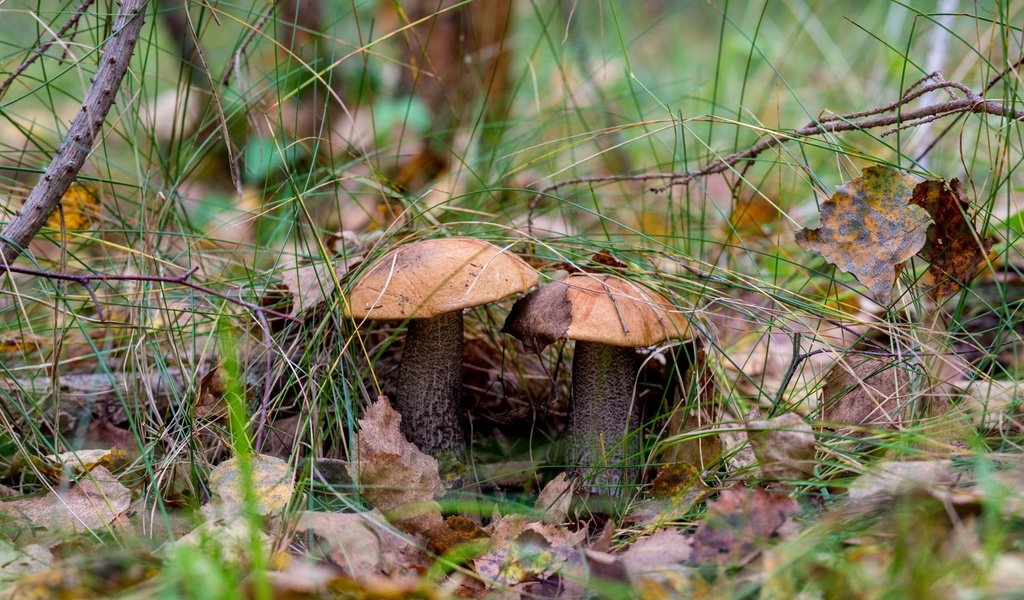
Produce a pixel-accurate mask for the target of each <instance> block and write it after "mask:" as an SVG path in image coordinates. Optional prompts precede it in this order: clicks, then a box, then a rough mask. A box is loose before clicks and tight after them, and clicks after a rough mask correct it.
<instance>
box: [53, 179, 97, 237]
mask: <svg viewBox="0 0 1024 600" xmlns="http://www.w3.org/2000/svg"><path fill="white" fill-rule="evenodd" d="M99 210H100V197H99V193H98V192H97V191H96V189H95V188H93V187H92V186H91V185H87V184H84V183H79V182H77V181H73V182H71V185H70V186H68V191H66V192H64V195H63V196H61V199H60V204H59V205H58V207H57V208H56V209H54V211H53V212H52V213H51V214H50V216H49V217H48V218H47V219H46V226H47V227H50V228H51V229H58V230H59V229H60V228H61V215H62V213H63V217H64V228H65V229H66V230H67V231H83V230H85V229H90V228H92V222H93V220H94V219H95V218H96V216H97V215H98V214H99Z"/></svg>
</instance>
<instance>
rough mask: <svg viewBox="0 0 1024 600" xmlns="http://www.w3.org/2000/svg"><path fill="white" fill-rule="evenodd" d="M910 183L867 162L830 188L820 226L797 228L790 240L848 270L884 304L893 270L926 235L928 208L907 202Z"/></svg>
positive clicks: (912, 182)
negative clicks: (861, 170) (861, 171)
mask: <svg viewBox="0 0 1024 600" xmlns="http://www.w3.org/2000/svg"><path fill="white" fill-rule="evenodd" d="M916 183H917V178H915V177H914V176H912V175H907V174H904V173H902V172H901V171H897V170H896V169H891V168H888V167H881V166H873V167H868V168H867V169H864V175H863V176H861V177H857V178H855V179H852V180H850V181H848V182H847V183H844V184H843V185H840V186H839V187H838V188H836V193H835V194H833V195H832V197H831V198H829V199H828V200H826V201H825V202H824V203H822V205H821V227H819V228H817V229H803V230H802V231H799V232H797V234H796V241H797V243H798V244H800V246H801V247H802V248H803V249H804V250H813V251H815V252H820V253H821V254H822V255H823V256H824V257H825V258H826V259H827V260H828V261H829V262H830V263H832V264H834V265H836V266H837V267H839V268H840V269H841V270H843V271H845V272H847V273H852V274H853V275H854V276H855V277H856V278H857V280H858V281H860V282H861V283H862V284H864V285H866V286H867V287H868V289H869V290H870V292H871V295H872V296H873V297H874V298H875V300H876V301H878V303H880V304H883V305H888V304H889V302H890V300H891V298H892V287H893V285H895V283H896V276H897V275H898V274H899V272H900V270H901V269H902V268H903V264H904V263H905V262H906V261H907V260H908V259H909V258H910V257H911V256H913V255H914V254H916V253H917V252H918V251H919V250H920V249H921V247H922V246H924V243H925V239H926V229H925V225H926V224H927V223H928V220H929V219H928V213H927V212H926V211H925V210H924V209H923V208H921V207H920V206H916V205H909V204H908V201H909V200H910V198H911V196H912V194H913V189H914V185H915V184H916Z"/></svg>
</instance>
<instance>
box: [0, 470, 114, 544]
mask: <svg viewBox="0 0 1024 600" xmlns="http://www.w3.org/2000/svg"><path fill="white" fill-rule="evenodd" d="M131 500H132V494H131V491H129V490H128V488H126V487H124V486H123V485H121V484H120V483H119V482H118V481H117V478H116V477H114V476H113V475H112V474H111V473H110V471H108V470H107V469H106V468H104V467H102V466H95V467H93V469H92V471H90V473H89V474H88V475H86V476H83V477H82V478H81V479H80V480H79V481H78V482H77V483H75V484H74V485H72V486H70V487H69V488H67V489H62V488H57V489H53V490H51V491H50V492H49V493H48V494H46V495H45V496H36V497H29V498H24V497H21V498H18V499H16V500H10V501H7V502H0V513H5V514H7V515H10V516H12V517H15V518H21V519H24V520H26V521H28V522H30V523H32V524H33V525H35V526H38V527H45V528H46V529H49V530H55V531H86V530H94V529H102V528H103V527H106V526H107V525H109V524H110V523H112V522H113V521H114V520H115V519H117V518H118V517H119V516H121V515H122V514H123V513H124V512H125V511H126V510H128V506H129V505H130V504H131Z"/></svg>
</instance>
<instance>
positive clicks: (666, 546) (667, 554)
mask: <svg viewBox="0 0 1024 600" xmlns="http://www.w3.org/2000/svg"><path fill="white" fill-rule="evenodd" d="M692 556H693V538H692V537H691V536H687V535H684V534H682V533H681V532H679V531H676V530H674V529H665V530H662V531H658V532H656V533H655V534H654V535H651V536H648V537H645V538H642V539H640V540H637V541H636V542H633V545H631V546H630V547H629V549H628V550H626V551H625V552H623V553H622V562H623V564H624V565H625V566H626V573H628V574H629V577H630V579H631V580H635V579H638V578H640V577H642V576H643V575H644V574H647V573H650V572H652V571H660V570H664V569H665V568H666V567H669V566H672V565H680V564H683V563H686V562H689V561H690V559H691V558H692Z"/></svg>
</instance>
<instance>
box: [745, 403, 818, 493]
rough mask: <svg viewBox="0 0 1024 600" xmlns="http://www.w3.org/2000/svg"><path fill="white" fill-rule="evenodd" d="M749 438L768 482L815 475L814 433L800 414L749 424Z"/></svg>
mask: <svg viewBox="0 0 1024 600" xmlns="http://www.w3.org/2000/svg"><path fill="white" fill-rule="evenodd" d="M747 437H748V438H749V439H750V446H751V447H752V448H753V449H754V455H755V456H757V462H758V463H759V464H760V465H761V474H762V476H763V477H764V478H766V479H781V480H794V479H806V478H807V477H808V476H809V475H812V474H813V473H814V431H813V430H812V429H811V425H810V424H809V423H806V422H805V421H804V420H803V419H802V418H801V417H800V415H798V414H796V413H786V414H783V415H779V416H778V417H775V418H774V419H769V420H766V421H751V422H750V423H748V424H747Z"/></svg>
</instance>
